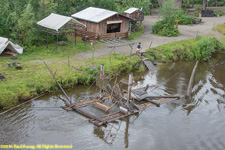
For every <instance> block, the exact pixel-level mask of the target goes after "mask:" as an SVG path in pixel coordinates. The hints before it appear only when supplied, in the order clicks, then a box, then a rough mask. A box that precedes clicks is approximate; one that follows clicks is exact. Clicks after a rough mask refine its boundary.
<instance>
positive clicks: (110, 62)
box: [109, 48, 112, 63]
mask: <svg viewBox="0 0 225 150" xmlns="http://www.w3.org/2000/svg"><path fill="white" fill-rule="evenodd" d="M109 53H110V58H109V63H111V54H112V52H111V48H109Z"/></svg>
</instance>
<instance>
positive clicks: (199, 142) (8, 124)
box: [0, 54, 225, 150]
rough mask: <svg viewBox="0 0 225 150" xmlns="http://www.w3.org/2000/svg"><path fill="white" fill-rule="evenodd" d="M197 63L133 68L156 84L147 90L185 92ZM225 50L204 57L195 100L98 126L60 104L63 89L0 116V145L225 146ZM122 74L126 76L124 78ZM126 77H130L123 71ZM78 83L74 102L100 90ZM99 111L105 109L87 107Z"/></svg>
mask: <svg viewBox="0 0 225 150" xmlns="http://www.w3.org/2000/svg"><path fill="white" fill-rule="evenodd" d="M194 64H195V62H189V61H188V62H186V61H179V62H175V63H168V64H162V65H160V66H158V67H157V70H156V71H155V72H146V73H134V76H135V80H136V81H139V82H138V83H139V86H144V85H146V84H149V85H153V84H157V85H159V87H158V88H157V89H154V90H152V91H151V92H150V93H149V95H170V94H175V93H179V94H185V93H186V89H187V85H188V80H189V78H190V75H191V72H192V69H193V66H194ZM224 74H225V55H224V54H222V55H219V56H216V57H215V58H213V59H211V60H210V61H209V62H207V63H206V62H200V63H199V66H198V68H197V71H196V77H195V82H194V87H193V89H192V91H193V93H192V99H181V100H176V101H173V102H169V103H167V104H163V105H161V107H159V108H158V107H155V108H150V109H148V110H145V111H144V112H142V113H140V114H138V115H133V116H130V117H129V118H125V119H123V120H118V121H116V122H114V123H110V124H108V125H106V126H102V127H96V126H94V125H93V124H91V123H89V121H88V118H86V117H85V116H82V115H81V114H78V113H76V112H74V111H70V112H67V111H65V110H63V109H61V108H59V107H60V106H61V105H63V102H62V101H61V100H60V99H59V98H65V97H64V96H63V94H62V93H60V92H58V93H54V94H48V95H45V96H43V97H41V98H39V99H37V100H33V101H31V102H29V103H27V104H25V105H22V106H21V107H19V108H17V109H15V110H12V111H9V112H7V113H5V114H3V115H1V116H0V144H1V145H2V144H26V145H36V144H50V145H51V144H52V145H53V144H59V145H71V144H72V145H73V149H126V148H129V149H153V150H217V149H218V150H224V149H225V136H224V135H225V130H224V127H225V75H224ZM121 78H122V77H121ZM123 78H128V75H124V76H123ZM86 89H88V86H77V87H75V88H74V89H70V90H67V91H66V92H67V93H68V95H69V96H70V97H71V99H73V100H74V101H79V100H85V99H86V100H87V99H89V98H91V97H93V96H94V95H96V93H97V92H98V91H99V90H98V89H96V87H92V88H91V89H90V90H89V91H86ZM84 109H85V110H86V111H90V112H92V113H94V114H96V115H98V116H101V115H103V114H104V113H103V112H101V111H100V110H97V109H95V108H92V107H86V108H84Z"/></svg>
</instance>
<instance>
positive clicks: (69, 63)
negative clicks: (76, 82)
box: [68, 55, 70, 67]
mask: <svg viewBox="0 0 225 150" xmlns="http://www.w3.org/2000/svg"><path fill="white" fill-rule="evenodd" d="M68 66H69V67H70V56H69V55H68Z"/></svg>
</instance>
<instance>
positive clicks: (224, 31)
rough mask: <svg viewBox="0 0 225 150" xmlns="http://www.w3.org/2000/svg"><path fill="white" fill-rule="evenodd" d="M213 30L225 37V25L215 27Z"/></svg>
mask: <svg viewBox="0 0 225 150" xmlns="http://www.w3.org/2000/svg"><path fill="white" fill-rule="evenodd" d="M214 30H216V31H218V32H220V33H222V34H223V35H225V24H219V25H217V26H216V27H215V28H214Z"/></svg>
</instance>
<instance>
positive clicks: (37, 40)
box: [37, 25, 39, 45]
mask: <svg viewBox="0 0 225 150" xmlns="http://www.w3.org/2000/svg"><path fill="white" fill-rule="evenodd" d="M37 43H38V45H39V26H38V25H37Z"/></svg>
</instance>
